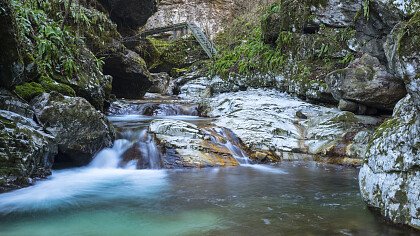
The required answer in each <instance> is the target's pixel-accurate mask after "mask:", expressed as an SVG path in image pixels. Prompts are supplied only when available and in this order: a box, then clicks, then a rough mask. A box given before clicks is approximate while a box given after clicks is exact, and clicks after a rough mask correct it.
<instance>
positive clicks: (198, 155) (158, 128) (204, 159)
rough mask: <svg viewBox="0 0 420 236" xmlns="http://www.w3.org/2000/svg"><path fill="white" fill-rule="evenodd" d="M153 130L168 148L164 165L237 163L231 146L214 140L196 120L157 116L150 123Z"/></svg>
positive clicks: (174, 166) (227, 164) (225, 164)
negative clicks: (164, 118)
mask: <svg viewBox="0 0 420 236" xmlns="http://www.w3.org/2000/svg"><path fill="white" fill-rule="evenodd" d="M149 130H150V132H151V133H153V134H154V135H155V137H156V139H157V140H158V142H159V143H160V145H162V146H163V147H164V148H165V149H166V150H167V151H166V155H165V156H164V165H165V167H168V168H176V167H212V166H236V165H238V164H239V163H238V161H237V160H236V159H235V158H234V157H233V156H232V154H231V152H230V150H229V149H228V148H226V147H225V146H223V145H221V144H217V143H214V142H211V141H210V139H209V138H208V137H207V138H206V134H205V132H204V131H203V130H202V129H200V128H199V127H197V126H196V125H194V124H190V123H186V122H183V121H175V120H155V121H153V122H152V123H151V124H150V128H149Z"/></svg>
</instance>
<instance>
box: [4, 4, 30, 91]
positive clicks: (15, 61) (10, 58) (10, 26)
mask: <svg viewBox="0 0 420 236" xmlns="http://www.w3.org/2000/svg"><path fill="white" fill-rule="evenodd" d="M19 36H20V35H19V33H18V27H17V23H16V17H15V13H14V10H13V6H12V3H11V1H10V0H1V1H0V42H1V44H0V50H1V52H2V53H1V55H0V86H3V87H6V88H11V87H13V86H14V85H16V84H19V83H22V82H23V81H24V75H23V73H24V63H23V60H22V57H21V48H20V47H21V46H22V45H21V42H20V40H19Z"/></svg>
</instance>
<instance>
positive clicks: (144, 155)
mask: <svg viewBox="0 0 420 236" xmlns="http://www.w3.org/2000/svg"><path fill="white" fill-rule="evenodd" d="M121 136H122V137H123V139H118V140H116V141H115V142H114V145H113V146H112V147H111V148H105V149H103V150H102V151H100V152H99V153H98V154H97V155H96V156H95V158H94V159H93V161H92V162H91V164H90V167H92V168H122V169H160V168H162V159H161V154H160V150H159V149H158V147H157V144H156V143H155V142H154V140H153V137H152V136H151V135H150V134H149V133H148V132H147V129H146V128H143V129H141V130H139V131H125V132H124V133H122V134H121Z"/></svg>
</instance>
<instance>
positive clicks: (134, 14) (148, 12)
mask: <svg viewBox="0 0 420 236" xmlns="http://www.w3.org/2000/svg"><path fill="white" fill-rule="evenodd" d="M98 1H99V2H100V3H101V4H102V5H103V6H104V7H105V9H106V10H107V11H108V12H109V14H110V16H111V19H112V20H113V21H114V22H116V23H117V24H118V27H119V28H120V30H121V31H127V30H133V31H135V30H136V29H137V28H139V27H140V26H143V25H144V24H145V23H146V21H147V19H148V18H149V17H150V16H152V15H153V13H155V12H156V10H157V4H158V2H157V1H156V0H98Z"/></svg>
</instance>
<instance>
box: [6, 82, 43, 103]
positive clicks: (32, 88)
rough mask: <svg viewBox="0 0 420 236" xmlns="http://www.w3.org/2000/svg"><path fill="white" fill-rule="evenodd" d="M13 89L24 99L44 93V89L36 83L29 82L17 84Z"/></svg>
mask: <svg viewBox="0 0 420 236" xmlns="http://www.w3.org/2000/svg"><path fill="white" fill-rule="evenodd" d="M14 91H15V93H16V94H17V95H19V96H20V97H21V98H23V99H25V100H26V101H30V100H32V99H33V98H34V97H36V96H38V95H40V94H42V93H44V92H45V89H44V88H43V87H42V85H40V84H38V83H35V82H30V83H24V84H21V85H17V86H16V87H15V90H14Z"/></svg>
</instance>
